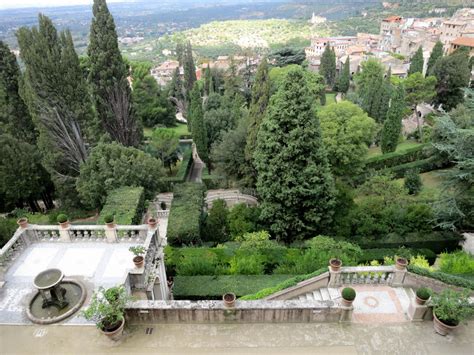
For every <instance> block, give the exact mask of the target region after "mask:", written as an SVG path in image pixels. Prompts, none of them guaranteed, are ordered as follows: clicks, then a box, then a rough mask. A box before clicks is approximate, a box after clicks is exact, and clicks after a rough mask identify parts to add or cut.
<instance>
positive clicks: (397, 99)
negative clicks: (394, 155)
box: [381, 85, 406, 154]
mask: <svg viewBox="0 0 474 355" xmlns="http://www.w3.org/2000/svg"><path fill="white" fill-rule="evenodd" d="M405 109H406V104H405V89H404V88H403V85H399V86H398V87H397V89H396V90H395V91H394V93H393V95H392V99H391V102H390V108H389V109H388V112H387V118H386V119H385V122H384V125H383V128H382V139H381V149H382V153H384V154H385V153H390V152H394V151H395V150H396V149H397V144H398V139H399V137H400V133H401V130H402V118H403V114H404V113H405Z"/></svg>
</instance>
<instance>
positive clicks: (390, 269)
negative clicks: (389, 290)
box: [329, 265, 407, 287]
mask: <svg viewBox="0 0 474 355" xmlns="http://www.w3.org/2000/svg"><path fill="white" fill-rule="evenodd" d="M406 272H407V270H406V269H404V270H399V269H397V268H396V267H395V266H394V265H389V266H349V267H341V268H340V270H339V271H332V270H331V268H329V286H331V287H339V286H344V285H388V286H400V285H402V284H403V281H404V279H405V275H406Z"/></svg>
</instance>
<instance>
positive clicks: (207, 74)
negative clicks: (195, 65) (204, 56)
mask: <svg viewBox="0 0 474 355" xmlns="http://www.w3.org/2000/svg"><path fill="white" fill-rule="evenodd" d="M212 85H213V83H212V73H211V68H210V67H209V63H208V64H207V66H206V69H204V95H206V96H209V94H210V93H211V92H213V91H214V88H213V87H212Z"/></svg>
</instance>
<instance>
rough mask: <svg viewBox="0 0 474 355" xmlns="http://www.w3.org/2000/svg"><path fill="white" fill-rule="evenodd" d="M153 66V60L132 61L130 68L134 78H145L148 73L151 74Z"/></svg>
mask: <svg viewBox="0 0 474 355" xmlns="http://www.w3.org/2000/svg"><path fill="white" fill-rule="evenodd" d="M152 67H153V63H151V62H139V61H132V62H131V63H130V69H131V71H132V78H133V80H143V79H144V78H145V77H146V76H147V75H149V74H150V70H151V68H152Z"/></svg>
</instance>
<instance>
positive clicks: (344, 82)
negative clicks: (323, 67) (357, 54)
mask: <svg viewBox="0 0 474 355" xmlns="http://www.w3.org/2000/svg"><path fill="white" fill-rule="evenodd" d="M350 81H351V61H350V57H349V56H347V59H346V62H345V63H344V68H343V69H342V73H341V76H340V78H339V83H338V90H339V92H342V93H344V94H345V93H347V91H348V90H349V85H350Z"/></svg>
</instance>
